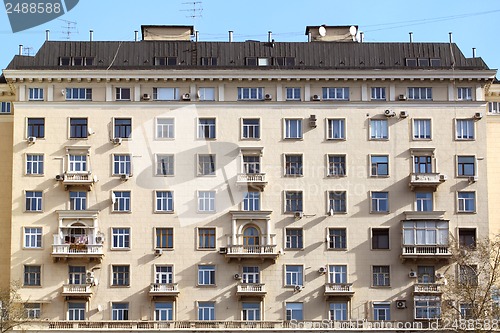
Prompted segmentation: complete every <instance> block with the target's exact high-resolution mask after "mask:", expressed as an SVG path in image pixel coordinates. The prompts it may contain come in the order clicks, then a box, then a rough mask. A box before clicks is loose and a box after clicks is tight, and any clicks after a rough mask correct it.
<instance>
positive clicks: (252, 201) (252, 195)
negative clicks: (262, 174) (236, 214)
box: [241, 191, 261, 212]
mask: <svg viewBox="0 0 500 333" xmlns="http://www.w3.org/2000/svg"><path fill="white" fill-rule="evenodd" d="M260 193H261V192H259V191H248V192H246V193H245V195H244V196H243V201H242V203H241V208H242V210H243V211H247V212H249V211H259V210H261V195H260Z"/></svg>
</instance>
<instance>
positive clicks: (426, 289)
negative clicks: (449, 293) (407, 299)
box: [413, 283, 443, 295]
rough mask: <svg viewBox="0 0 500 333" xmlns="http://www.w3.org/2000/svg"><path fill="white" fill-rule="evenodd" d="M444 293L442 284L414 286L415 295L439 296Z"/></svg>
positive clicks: (419, 284)
mask: <svg viewBox="0 0 500 333" xmlns="http://www.w3.org/2000/svg"><path fill="white" fill-rule="evenodd" d="M442 293H443V291H442V289H441V284H438V283H417V284H414V285H413V294H422V295H439V294H442Z"/></svg>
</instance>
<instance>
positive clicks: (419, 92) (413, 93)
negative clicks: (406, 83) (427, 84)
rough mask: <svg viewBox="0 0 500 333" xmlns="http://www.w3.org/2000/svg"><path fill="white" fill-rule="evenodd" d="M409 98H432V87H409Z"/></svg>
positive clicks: (429, 99) (428, 99)
mask: <svg viewBox="0 0 500 333" xmlns="http://www.w3.org/2000/svg"><path fill="white" fill-rule="evenodd" d="M408 99H414V100H427V101H431V100H432V88H408Z"/></svg>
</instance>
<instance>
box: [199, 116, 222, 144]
mask: <svg viewBox="0 0 500 333" xmlns="http://www.w3.org/2000/svg"><path fill="white" fill-rule="evenodd" d="M202 120H203V121H207V122H208V121H210V123H206V124H202V123H201V121H202ZM207 130H208V133H206V131H207ZM197 132H198V136H197V138H198V139H201V140H214V139H216V138H217V119H216V118H215V117H201V118H198V131H197ZM207 134H208V135H207Z"/></svg>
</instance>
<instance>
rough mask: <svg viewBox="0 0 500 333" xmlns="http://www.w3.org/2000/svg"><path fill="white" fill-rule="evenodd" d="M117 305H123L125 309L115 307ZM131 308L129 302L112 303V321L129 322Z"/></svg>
mask: <svg viewBox="0 0 500 333" xmlns="http://www.w3.org/2000/svg"><path fill="white" fill-rule="evenodd" d="M115 305H123V307H121V306H120V307H115ZM129 311H130V306H129V303H128V302H112V303H111V320H113V321H120V320H129V318H130V316H129Z"/></svg>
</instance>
